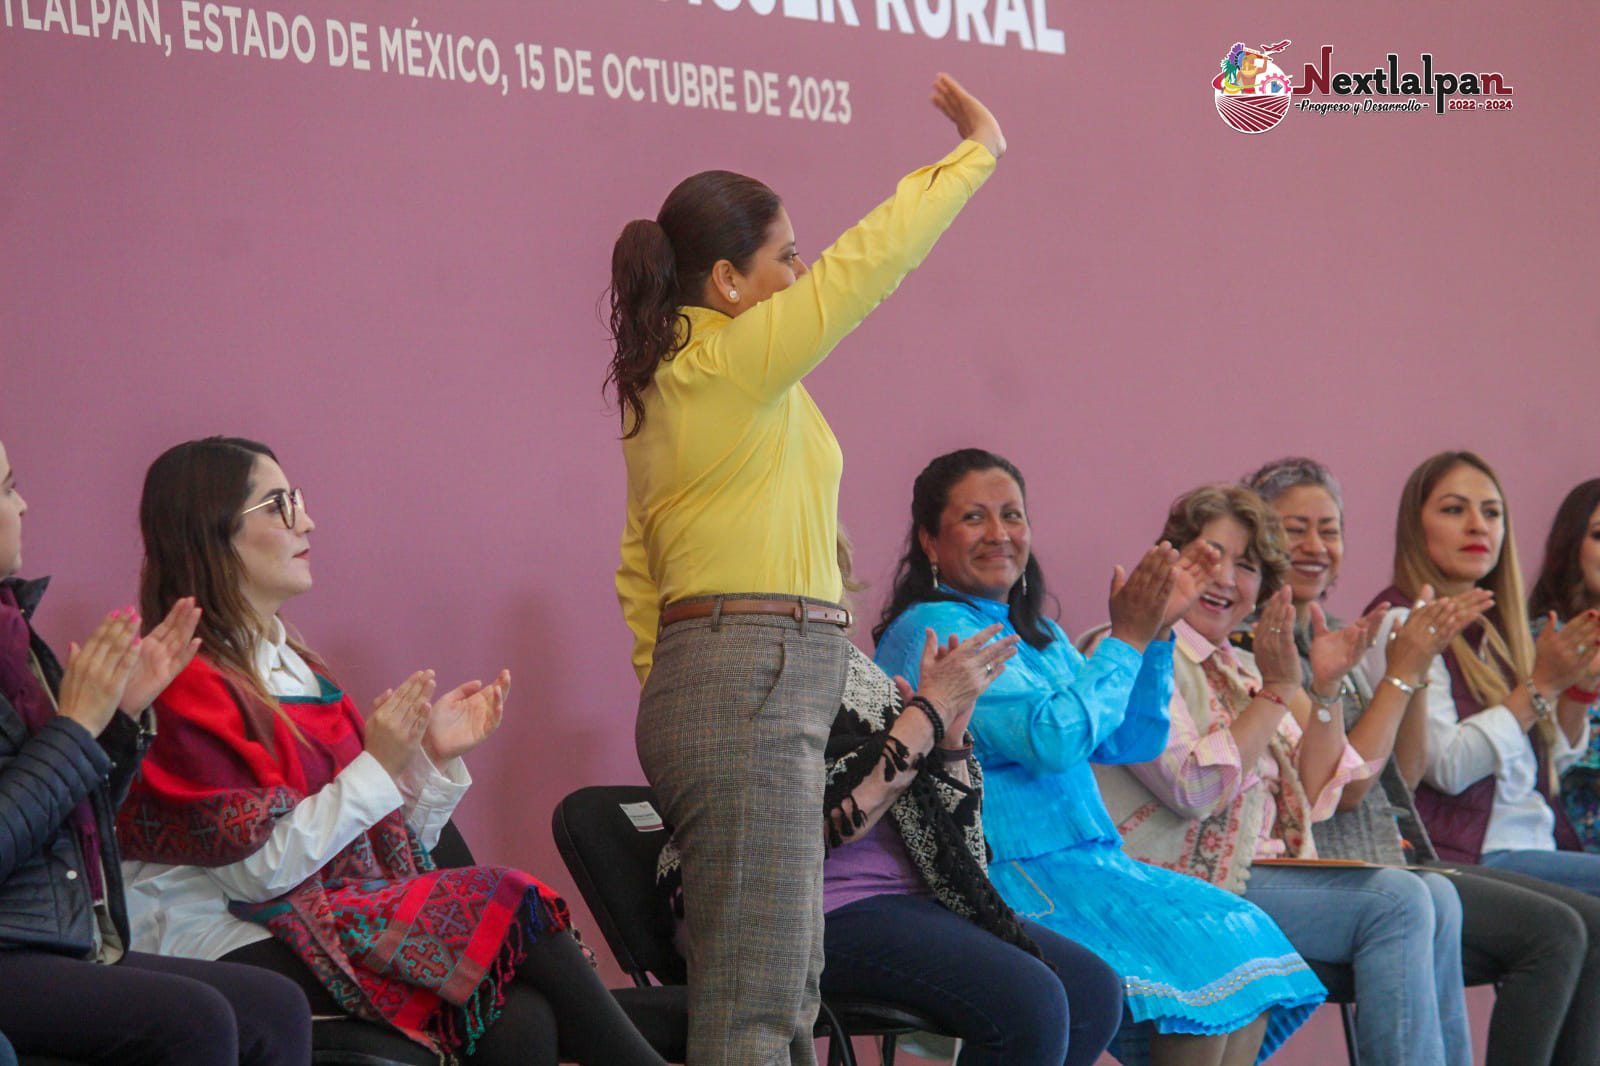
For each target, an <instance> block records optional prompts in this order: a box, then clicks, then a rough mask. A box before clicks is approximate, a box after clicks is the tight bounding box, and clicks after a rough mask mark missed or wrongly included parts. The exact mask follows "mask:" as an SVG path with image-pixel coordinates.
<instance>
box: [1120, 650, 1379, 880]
mask: <svg viewBox="0 0 1600 1066" xmlns="http://www.w3.org/2000/svg"><path fill="white" fill-rule="evenodd" d="M1173 640H1174V643H1175V644H1176V646H1177V653H1178V654H1179V655H1182V656H1185V657H1186V658H1187V659H1188V660H1189V661H1190V662H1192V663H1195V664H1196V665H1199V664H1201V663H1204V662H1205V661H1206V659H1208V658H1210V657H1211V656H1213V655H1214V656H1216V657H1217V660H1218V662H1219V663H1220V664H1222V665H1223V666H1224V667H1226V668H1227V669H1230V670H1233V671H1235V672H1236V673H1238V674H1239V675H1240V676H1241V677H1242V678H1243V679H1244V681H1245V686H1246V688H1247V689H1248V690H1249V691H1251V692H1255V691H1257V690H1259V689H1260V687H1261V675H1260V674H1259V673H1258V672H1257V671H1256V666H1255V660H1254V658H1253V657H1251V656H1250V654H1249V653H1248V652H1241V651H1239V650H1238V649H1236V648H1234V647H1233V646H1232V645H1229V644H1224V645H1221V646H1218V645H1215V644H1212V643H1211V642H1210V641H1209V640H1207V639H1206V638H1205V637H1203V636H1201V635H1200V634H1199V633H1198V632H1196V631H1195V629H1194V628H1193V627H1192V626H1190V625H1189V624H1188V623H1187V622H1179V623H1178V624H1177V625H1176V626H1174V627H1173ZM1231 719H1232V714H1231V713H1230V712H1229V711H1228V710H1227V708H1225V707H1224V706H1223V705H1222V703H1221V701H1220V700H1219V699H1218V697H1217V695H1216V693H1215V692H1213V693H1212V696H1211V721H1212V722H1213V723H1217V722H1226V721H1229V720H1231ZM1171 721H1172V726H1171V731H1170V732H1169V733H1168V734H1167V747H1166V750H1165V751H1163V752H1162V753H1161V755H1160V757H1158V758H1157V759H1155V760H1154V761H1152V762H1147V763H1139V764H1138V765H1135V766H1131V767H1129V769H1130V770H1132V771H1133V773H1134V775H1135V776H1137V777H1138V778H1139V780H1140V781H1141V782H1143V783H1144V786H1145V787H1146V788H1148V789H1149V790H1150V791H1151V792H1153V793H1155V795H1156V796H1157V797H1158V798H1160V800H1161V802H1163V803H1165V804H1166V805H1167V806H1169V807H1171V808H1172V809H1173V810H1175V811H1178V812H1179V813H1182V814H1187V815H1188V816H1189V817H1192V818H1203V817H1205V816H1207V815H1209V814H1211V813H1212V812H1213V811H1214V810H1216V808H1217V806H1218V805H1220V804H1225V803H1229V802H1232V801H1233V800H1234V799H1235V798H1236V797H1237V796H1238V795H1239V794H1240V793H1242V792H1244V791H1246V790H1248V789H1252V788H1259V787H1263V786H1265V788H1266V789H1267V799H1266V809H1265V811H1264V812H1263V814H1262V818H1261V832H1260V836H1259V837H1258V838H1257V840H1256V846H1255V858H1258V859H1270V858H1277V857H1279V856H1281V855H1283V854H1284V853H1285V852H1286V851H1287V847H1286V846H1285V844H1284V842H1283V841H1282V840H1279V839H1277V838H1276V837H1274V836H1272V829H1273V825H1274V824H1275V823H1276V821H1277V807H1278V805H1277V795H1278V788H1279V783H1278V764H1277V761H1276V760H1275V759H1273V757H1272V755H1271V753H1264V754H1263V755H1262V756H1261V758H1260V759H1258V760H1256V763H1255V765H1254V766H1252V767H1250V768H1249V769H1248V770H1246V769H1245V767H1244V765H1243V760H1242V759H1241V757H1240V755H1239V745H1238V744H1237V743H1235V742H1234V739H1233V731H1232V730H1230V729H1225V728H1213V730H1212V732H1210V733H1209V734H1207V735H1206V736H1201V735H1200V731H1199V730H1198V729H1196V728H1195V724H1194V715H1193V714H1191V713H1190V710H1189V705H1188V703H1186V702H1185V701H1184V697H1183V691H1182V688H1181V687H1180V686H1174V687H1173V690H1172V707H1171ZM1278 732H1279V734H1280V735H1281V736H1283V737H1284V738H1285V739H1286V740H1287V741H1288V743H1289V747H1290V750H1291V751H1293V752H1294V753H1295V757H1296V760H1298V758H1299V753H1300V740H1301V737H1302V736H1303V733H1302V731H1301V729H1300V723H1298V722H1296V721H1295V718H1294V715H1292V714H1285V715H1284V716H1283V717H1282V718H1281V719H1279V721H1278ZM1381 769H1382V764H1381V762H1367V761H1366V760H1364V759H1362V757H1361V753H1360V752H1358V751H1356V749H1355V748H1354V747H1352V746H1351V745H1350V742H1349V741H1346V742H1345V745H1344V751H1343V752H1342V753H1341V754H1340V756H1339V764H1338V766H1337V767H1335V769H1334V772H1333V775H1332V776H1331V777H1330V778H1329V779H1328V783H1327V784H1326V785H1324V786H1323V787H1322V791H1321V792H1319V793H1318V794H1317V795H1316V796H1314V797H1310V799H1311V812H1310V818H1311V821H1312V822H1321V821H1325V820H1327V819H1328V818H1330V817H1332V816H1333V813H1334V811H1335V810H1337V809H1338V806H1339V797H1340V796H1341V795H1342V794H1343V793H1344V787H1345V785H1347V784H1349V783H1350V782H1351V781H1359V780H1361V779H1362V778H1366V777H1371V776H1372V775H1374V774H1376V773H1378V772H1379V771H1380V770H1381ZM1311 854H1312V855H1314V854H1315V851H1314V848H1313V849H1312V850H1311ZM1308 857H1309V856H1308Z"/></svg>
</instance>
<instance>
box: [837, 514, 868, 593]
mask: <svg viewBox="0 0 1600 1066" xmlns="http://www.w3.org/2000/svg"><path fill="white" fill-rule="evenodd" d="M834 548H835V550H836V551H837V552H838V555H839V577H840V578H841V579H842V580H843V583H844V595H843V596H840V597H839V599H840V600H841V601H842V602H843V604H844V606H846V607H849V606H850V601H851V599H852V598H853V596H854V594H855V593H857V592H860V591H862V590H863V589H865V588H866V587H867V583H866V582H865V581H862V580H861V579H860V578H858V577H856V573H855V571H856V544H855V541H853V540H851V539H850V533H849V531H848V530H846V529H845V528H844V523H843V522H840V523H839V533H838V541H837V542H836V543H835V545H834Z"/></svg>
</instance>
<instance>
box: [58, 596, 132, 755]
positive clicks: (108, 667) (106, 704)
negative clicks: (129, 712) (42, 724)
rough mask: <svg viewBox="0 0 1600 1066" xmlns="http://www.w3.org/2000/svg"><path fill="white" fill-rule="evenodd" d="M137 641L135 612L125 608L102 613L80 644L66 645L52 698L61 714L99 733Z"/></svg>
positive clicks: (117, 695)
mask: <svg viewBox="0 0 1600 1066" xmlns="http://www.w3.org/2000/svg"><path fill="white" fill-rule="evenodd" d="M139 644H140V641H139V612H138V611H135V610H134V609H133V608H132V607H128V608H125V609H123V610H120V611H112V612H111V613H110V614H108V615H106V617H105V619H104V620H103V621H102V622H101V623H100V624H99V626H97V627H96V628H95V631H94V632H93V633H91V634H90V635H89V639H88V640H86V641H84V642H83V646H82V647H79V646H78V645H77V644H76V643H74V644H71V645H69V646H68V651H67V666H66V672H65V673H64V674H63V675H62V677H61V692H60V695H59V696H58V697H57V700H56V706H57V708H58V709H59V712H60V714H61V716H62V717H64V718H70V719H72V720H73V721H74V722H77V723H78V724H79V725H81V726H83V728H85V729H87V730H88V731H89V733H90V734H91V735H92V736H99V735H100V734H101V732H102V731H104V730H105V727H106V725H107V724H108V723H109V722H110V721H111V716H112V715H114V714H116V713H117V704H118V703H120V702H121V701H122V693H123V690H124V689H125V688H126V686H127V684H128V675H129V674H131V673H132V672H133V668H134V665H135V664H136V663H138V661H139Z"/></svg>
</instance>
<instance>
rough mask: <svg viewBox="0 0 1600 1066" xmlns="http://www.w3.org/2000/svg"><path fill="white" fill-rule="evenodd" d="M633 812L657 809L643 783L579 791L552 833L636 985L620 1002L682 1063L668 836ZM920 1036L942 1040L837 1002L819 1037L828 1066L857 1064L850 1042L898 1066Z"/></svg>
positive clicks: (911, 1024) (920, 1022)
mask: <svg viewBox="0 0 1600 1066" xmlns="http://www.w3.org/2000/svg"><path fill="white" fill-rule="evenodd" d="M633 804H649V805H650V810H652V811H653V810H655V797H654V796H653V795H652V794H651V792H650V789H649V788H647V787H645V786H643V785H597V786H592V787H589V788H581V789H579V790H578V791H576V792H574V793H572V794H571V795H569V796H567V797H566V798H565V799H563V800H562V801H561V803H560V804H559V805H558V806H557V807H556V810H555V815H554V817H553V819H552V823H553V824H552V830H553V832H554V834H555V839H556V848H557V849H558V850H559V851H560V852H561V858H562V860H563V861H564V862H565V863H566V864H567V869H568V871H570V872H571V874H572V879H573V881H575V882H576V883H577V886H578V891H579V892H580V893H581V894H582V896H583V900H584V902H585V903H586V904H588V907H589V911H590V913H591V914H593V915H594V920H595V924H596V925H597V926H598V927H599V929H600V934H601V935H602V936H603V937H605V941H606V946H607V947H609V948H610V949H611V954H612V955H613V956H615V957H616V960H617V963H618V964H619V965H620V966H621V967H622V969H623V971H624V972H625V973H626V974H627V975H628V977H629V978H630V979H632V981H633V983H634V986H635V987H633V988H631V989H629V988H623V989H616V990H614V992H613V994H614V995H615V996H616V997H617V1001H618V1002H619V1003H620V1004H622V1007H623V1009H624V1010H625V1011H627V1012H628V1016H629V1017H630V1018H632V1019H633V1021H634V1024H635V1025H637V1026H638V1027H639V1031H640V1032H641V1033H643V1034H644V1035H645V1037H646V1039H648V1040H649V1041H650V1043H651V1045H652V1046H653V1047H655V1049H656V1050H657V1051H658V1052H660V1054H661V1055H662V1057H664V1058H666V1059H668V1060H669V1061H672V1062H682V1061H684V1052H685V1050H686V1049H687V1045H688V996H687V989H686V988H685V987H684V982H685V981H687V980H688V968H687V966H686V965H685V963H684V960H683V957H682V956H681V955H679V954H678V951H677V948H675V947H674V946H673V943H672V933H673V922H672V913H671V908H670V907H669V906H668V905H667V902H666V900H664V899H662V898H661V896H660V894H659V893H658V892H657V891H656V887H655V874H656V858H657V856H658V855H659V854H660V853H661V848H662V847H663V846H664V845H665V844H666V842H667V831H666V829H665V828H663V827H660V826H659V825H657V826H655V827H651V826H649V825H648V824H646V825H637V824H635V822H634V821H633V820H632V819H631V818H629V816H628V812H627V811H625V810H624V806H625V805H633ZM636 809H638V810H642V808H636ZM657 821H658V822H659V819H657ZM819 831H820V830H819ZM652 978H653V979H654V981H655V982H656V983H655V984H652V983H651V982H652ZM918 1030H922V1031H926V1032H935V1033H938V1032H942V1029H941V1027H940V1025H939V1024H938V1023H937V1022H935V1021H933V1020H932V1019H930V1018H927V1017H925V1016H923V1015H921V1014H918V1013H916V1012H915V1011H910V1010H906V1009H904V1008H902V1007H898V1006H895V1005H893V1004H889V1003H881V1002H878V1001H876V1000H860V999H846V998H843V997H830V998H829V999H827V1000H826V1001H824V1003H823V1005H822V1009H821V1012H820V1013H819V1015H818V1018H817V1035H818V1036H826V1037H827V1038H828V1064H829V1066H855V1061H856V1059H855V1052H854V1051H853V1050H852V1048H851V1046H850V1037H851V1035H857V1036H871V1037H877V1038H880V1040H881V1048H882V1054H883V1062H884V1064H885V1066H893V1064H894V1056H895V1042H896V1039H897V1038H898V1037H900V1036H902V1035H904V1034H906V1033H910V1032H915V1031H918Z"/></svg>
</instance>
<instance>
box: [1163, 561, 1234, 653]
mask: <svg viewBox="0 0 1600 1066" xmlns="http://www.w3.org/2000/svg"><path fill="white" fill-rule="evenodd" d="M1162 543H1163V544H1165V543H1166V542H1165V541H1163V542H1162ZM1220 566H1222V553H1221V552H1220V551H1218V550H1217V548H1216V546H1215V545H1213V544H1211V543H1210V542H1208V541H1204V540H1201V539H1200V538H1198V537H1196V538H1195V539H1194V540H1191V541H1190V542H1189V543H1188V544H1185V545H1184V546H1183V551H1182V552H1180V553H1179V554H1178V561H1177V562H1175V563H1173V564H1172V591H1171V593H1169V594H1168V596H1167V610H1166V613H1165V615H1164V616H1163V617H1162V619H1161V628H1160V629H1159V630H1157V631H1156V636H1157V637H1160V636H1161V635H1162V634H1163V633H1165V632H1167V630H1169V629H1171V628H1172V627H1173V626H1175V625H1177V624H1178V621H1179V620H1180V619H1181V618H1183V616H1184V615H1186V614H1188V613H1189V608H1191V607H1193V606H1194V605H1195V601H1197V600H1199V599H1200V594H1201V593H1202V592H1204V591H1205V590H1206V585H1207V584H1209V583H1210V581H1211V579H1212V577H1214V576H1215V575H1216V572H1217V569H1218V568H1219V567H1220Z"/></svg>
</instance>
